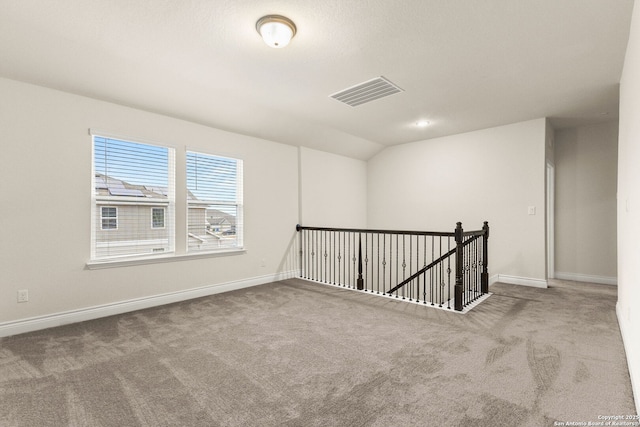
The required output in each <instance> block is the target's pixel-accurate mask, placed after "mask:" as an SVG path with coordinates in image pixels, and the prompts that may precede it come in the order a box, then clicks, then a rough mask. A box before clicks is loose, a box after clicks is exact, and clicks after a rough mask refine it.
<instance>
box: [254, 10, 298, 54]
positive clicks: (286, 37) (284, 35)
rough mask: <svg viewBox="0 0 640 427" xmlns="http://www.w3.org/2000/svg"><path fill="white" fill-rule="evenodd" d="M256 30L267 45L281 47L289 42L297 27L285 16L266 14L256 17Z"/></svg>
mask: <svg viewBox="0 0 640 427" xmlns="http://www.w3.org/2000/svg"><path fill="white" fill-rule="evenodd" d="M256 30H258V33H260V35H261V36H262V39H263V40H264V42H265V43H266V44H267V45H268V46H270V47H274V48H282V47H285V46H286V45H288V44H289V42H290V41H291V39H292V38H293V36H295V35H296V30H297V29H296V24H294V23H293V21H292V20H291V19H289V18H287V17H285V16H281V15H267V16H263V17H262V18H260V19H258V22H256Z"/></svg>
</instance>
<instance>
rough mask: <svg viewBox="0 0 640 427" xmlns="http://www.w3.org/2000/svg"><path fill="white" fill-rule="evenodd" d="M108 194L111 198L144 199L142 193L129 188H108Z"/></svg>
mask: <svg viewBox="0 0 640 427" xmlns="http://www.w3.org/2000/svg"><path fill="white" fill-rule="evenodd" d="M109 194H111V195H112V196H129V197H144V194H143V193H142V191H140V190H133V189H129V188H109Z"/></svg>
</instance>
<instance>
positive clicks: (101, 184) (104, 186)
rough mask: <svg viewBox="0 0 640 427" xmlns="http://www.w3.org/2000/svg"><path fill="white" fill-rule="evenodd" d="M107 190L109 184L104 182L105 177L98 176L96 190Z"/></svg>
mask: <svg viewBox="0 0 640 427" xmlns="http://www.w3.org/2000/svg"><path fill="white" fill-rule="evenodd" d="M107 188H109V187H107V183H106V182H105V180H104V177H102V176H96V189H98V190H106V189H107Z"/></svg>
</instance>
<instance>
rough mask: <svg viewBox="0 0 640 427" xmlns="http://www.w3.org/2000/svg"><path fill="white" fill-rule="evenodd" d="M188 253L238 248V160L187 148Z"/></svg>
mask: <svg viewBox="0 0 640 427" xmlns="http://www.w3.org/2000/svg"><path fill="white" fill-rule="evenodd" d="M187 210H188V214H187V230H188V233H187V234H188V236H187V239H188V245H187V250H188V251H189V252H197V251H215V250H217V249H225V248H240V247H242V244H243V243H242V234H243V228H242V225H243V221H242V160H238V159H231V158H226V157H218V156H213V155H209V154H203V153H196V152H191V151H187Z"/></svg>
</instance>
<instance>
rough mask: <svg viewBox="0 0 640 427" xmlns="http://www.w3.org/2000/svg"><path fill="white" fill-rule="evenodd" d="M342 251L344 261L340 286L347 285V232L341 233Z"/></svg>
mask: <svg viewBox="0 0 640 427" xmlns="http://www.w3.org/2000/svg"><path fill="white" fill-rule="evenodd" d="M342 252H343V253H344V262H343V263H342V282H341V283H342V286H344V287H346V286H347V264H349V254H348V253H347V233H346V232H344V233H343V234H342Z"/></svg>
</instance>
